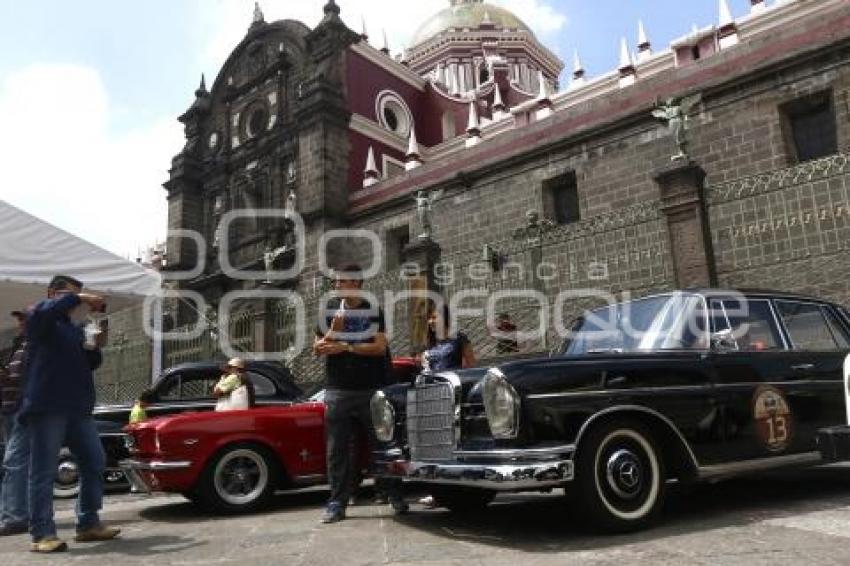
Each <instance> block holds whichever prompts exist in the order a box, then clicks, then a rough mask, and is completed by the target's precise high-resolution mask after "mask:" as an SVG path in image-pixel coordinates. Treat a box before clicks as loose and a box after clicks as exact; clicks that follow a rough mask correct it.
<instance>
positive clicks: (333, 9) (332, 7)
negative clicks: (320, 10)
mask: <svg viewBox="0 0 850 566" xmlns="http://www.w3.org/2000/svg"><path fill="white" fill-rule="evenodd" d="M331 14H333V15H334V16H339V6H337V5H336V2H334V0H328V3H327V4H325V16H326V17H327V16H330V15H331Z"/></svg>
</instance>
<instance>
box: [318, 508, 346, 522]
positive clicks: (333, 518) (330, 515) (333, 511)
mask: <svg viewBox="0 0 850 566" xmlns="http://www.w3.org/2000/svg"><path fill="white" fill-rule="evenodd" d="M343 519H345V509H343V508H342V507H338V506H336V505H328V507H327V509H325V513H324V515H322V523H324V524H326V525H327V524H330V523H339V522H340V521H342V520H343Z"/></svg>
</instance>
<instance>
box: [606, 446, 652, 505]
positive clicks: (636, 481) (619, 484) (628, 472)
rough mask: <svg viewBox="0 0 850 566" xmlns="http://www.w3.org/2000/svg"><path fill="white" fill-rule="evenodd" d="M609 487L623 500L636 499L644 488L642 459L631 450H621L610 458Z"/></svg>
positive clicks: (607, 475) (608, 467)
mask: <svg viewBox="0 0 850 566" xmlns="http://www.w3.org/2000/svg"><path fill="white" fill-rule="evenodd" d="M606 477H607V479H608V486H609V487H610V488H611V490H612V491H613V492H614V493H616V494H617V496H619V497H622V498H623V499H634V498H635V497H637V496H638V494H639V493H640V490H641V487H643V469H642V466H641V463H640V459H639V458H638V457H637V456H636V455H635V454H634V453H633V452H631V451H630V450H626V449H624V448H623V449H620V450H617V451H616V452H614V453H613V454H611V457H610V458H608V466H607V473H606Z"/></svg>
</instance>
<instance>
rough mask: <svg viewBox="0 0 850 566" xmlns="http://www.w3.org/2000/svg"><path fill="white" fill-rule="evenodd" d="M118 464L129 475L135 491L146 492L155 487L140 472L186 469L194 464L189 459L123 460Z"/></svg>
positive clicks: (128, 477)
mask: <svg viewBox="0 0 850 566" xmlns="http://www.w3.org/2000/svg"><path fill="white" fill-rule="evenodd" d="M118 464H119V465H120V466H121V471H123V472H124V475H125V476H127V479H128V480H129V482H130V486H131V487H132V488H133V489H134V490H135V491H141V492H144V493H151V492H152V491H153V489H152V488H151V486H150V485H148V483H147V482H146V481H145V480H144V478H142V475H141V474H140V473H139V472H142V471H145V472H163V471H168V470H185V469H186V468H189V467H191V466H192V462H188V461H177V462H163V461H160V460H151V461H150V462H142V461H140V460H122V461H121V462H119V463H118Z"/></svg>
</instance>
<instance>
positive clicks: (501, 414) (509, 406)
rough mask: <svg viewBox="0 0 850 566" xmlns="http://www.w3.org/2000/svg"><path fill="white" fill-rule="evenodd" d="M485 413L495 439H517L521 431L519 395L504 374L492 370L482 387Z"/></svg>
mask: <svg viewBox="0 0 850 566" xmlns="http://www.w3.org/2000/svg"><path fill="white" fill-rule="evenodd" d="M482 389H483V397H484V412H485V413H486V414H487V422H488V423H489V424H490V432H491V433H493V437H494V438H516V436H517V433H518V431H519V395H518V394H517V392H516V390H514V388H513V387H512V386H511V384H510V383H508V380H507V379H505V376H504V374H502V372H501V371H499V370H498V369H495V368H492V369H490V370H489V371H488V372H487V376H486V377H485V378H484V383H483V385H482Z"/></svg>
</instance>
